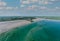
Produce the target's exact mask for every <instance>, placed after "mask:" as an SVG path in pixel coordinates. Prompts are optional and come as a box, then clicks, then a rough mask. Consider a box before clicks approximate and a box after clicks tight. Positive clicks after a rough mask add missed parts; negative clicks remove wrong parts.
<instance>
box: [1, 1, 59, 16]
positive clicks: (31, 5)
mask: <svg viewBox="0 0 60 41" xmlns="http://www.w3.org/2000/svg"><path fill="white" fill-rule="evenodd" d="M0 16H60V0H0Z"/></svg>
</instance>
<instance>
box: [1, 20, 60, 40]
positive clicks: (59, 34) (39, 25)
mask: <svg viewBox="0 0 60 41" xmlns="http://www.w3.org/2000/svg"><path fill="white" fill-rule="evenodd" d="M0 41H60V21H51V20H42V21H38V22H33V23H31V24H27V25H24V26H20V27H17V28H14V29H12V30H9V31H7V32H4V33H1V34H0Z"/></svg>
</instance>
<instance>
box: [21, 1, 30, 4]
mask: <svg viewBox="0 0 60 41" xmlns="http://www.w3.org/2000/svg"><path fill="white" fill-rule="evenodd" d="M22 4H30V1H22Z"/></svg>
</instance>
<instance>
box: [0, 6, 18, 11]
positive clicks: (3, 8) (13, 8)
mask: <svg viewBox="0 0 60 41" xmlns="http://www.w3.org/2000/svg"><path fill="white" fill-rule="evenodd" d="M15 9H16V10H17V9H18V7H0V10H15Z"/></svg>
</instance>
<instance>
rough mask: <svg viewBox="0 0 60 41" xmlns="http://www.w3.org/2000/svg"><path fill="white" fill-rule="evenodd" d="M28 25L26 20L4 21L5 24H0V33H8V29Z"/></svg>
mask: <svg viewBox="0 0 60 41" xmlns="http://www.w3.org/2000/svg"><path fill="white" fill-rule="evenodd" d="M28 23H30V22H29V21H26V20H16V21H6V22H0V33H1V32H5V31H8V30H9V29H12V28H15V27H18V26H22V25H25V24H28Z"/></svg>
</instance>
